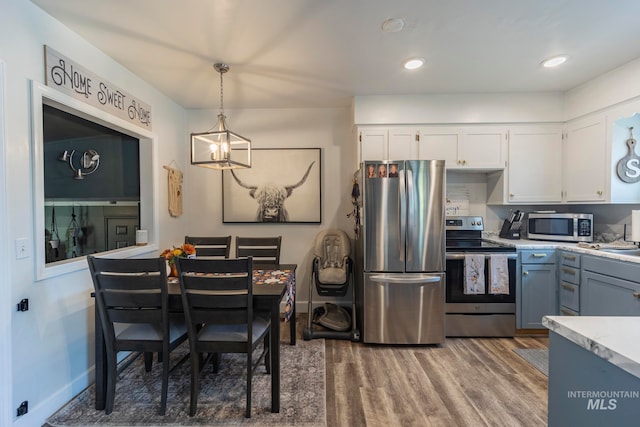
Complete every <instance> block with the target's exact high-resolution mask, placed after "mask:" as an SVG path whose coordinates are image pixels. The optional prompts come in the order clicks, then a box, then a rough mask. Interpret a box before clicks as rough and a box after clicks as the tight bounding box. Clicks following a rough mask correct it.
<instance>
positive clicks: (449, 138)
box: [418, 126, 461, 169]
mask: <svg viewBox="0 0 640 427" xmlns="http://www.w3.org/2000/svg"><path fill="white" fill-rule="evenodd" d="M460 139H461V133H460V129H458V128H451V127H438V126H434V127H425V128H421V129H420V131H419V141H418V159H419V160H444V161H445V167H446V168H447V169H450V168H454V167H456V166H457V163H458V146H459V144H460Z"/></svg>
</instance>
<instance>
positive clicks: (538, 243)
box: [482, 234, 640, 264]
mask: <svg viewBox="0 0 640 427" xmlns="http://www.w3.org/2000/svg"><path fill="white" fill-rule="evenodd" d="M482 237H483V239H485V240H488V241H490V242H495V243H500V244H503V245H506V246H511V247H515V248H516V249H562V250H568V251H573V252H577V253H580V254H584V255H596V256H602V257H605V258H611V259H617V260H619V261H628V262H635V263H639V264H640V256H638V255H625V254H624V253H611V252H604V251H601V250H599V249H590V248H582V247H579V246H578V245H577V243H568V242H549V241H542V240H529V239H519V240H511V239H504V238H502V237H497V236H493V235H491V234H485V235H483V236H482Z"/></svg>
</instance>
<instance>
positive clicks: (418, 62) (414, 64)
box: [404, 58, 425, 70]
mask: <svg viewBox="0 0 640 427" xmlns="http://www.w3.org/2000/svg"><path fill="white" fill-rule="evenodd" d="M424 62H425V61H424V58H411V59H409V60H407V61H406V62H405V63H404V68H406V69H407V70H415V69H417V68H420V67H422V66H423V65H424Z"/></svg>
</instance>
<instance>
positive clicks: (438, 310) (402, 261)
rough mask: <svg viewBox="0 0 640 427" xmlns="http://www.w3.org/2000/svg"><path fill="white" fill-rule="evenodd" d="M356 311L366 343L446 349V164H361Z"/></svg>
mask: <svg viewBox="0 0 640 427" xmlns="http://www.w3.org/2000/svg"><path fill="white" fill-rule="evenodd" d="M360 171H361V175H362V176H361V180H360V182H361V186H362V191H361V193H362V211H361V213H362V215H361V228H360V230H361V233H360V235H359V236H358V254H357V259H358V263H357V264H358V270H359V271H358V275H359V276H360V277H358V278H357V290H358V296H357V305H358V311H359V316H360V319H361V325H360V328H361V333H362V339H363V341H364V342H368V343H380V344H439V343H443V342H444V337H445V332H444V319H445V313H444V304H445V291H444V286H445V234H444V233H445V231H444V229H445V228H444V198H445V166H444V161H443V160H403V161H385V162H372V161H368V162H364V163H363V164H362V165H361V168H360Z"/></svg>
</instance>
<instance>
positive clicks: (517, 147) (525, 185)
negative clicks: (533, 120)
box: [504, 126, 562, 203]
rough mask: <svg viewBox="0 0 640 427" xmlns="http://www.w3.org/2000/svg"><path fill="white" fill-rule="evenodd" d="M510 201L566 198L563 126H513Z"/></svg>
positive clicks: (545, 201) (508, 182) (550, 201)
mask: <svg viewBox="0 0 640 427" xmlns="http://www.w3.org/2000/svg"><path fill="white" fill-rule="evenodd" d="M508 159H509V160H508V162H507V164H508V167H507V171H508V172H507V173H508V180H507V186H508V192H507V193H508V196H507V200H505V201H504V202H508V203H559V202H561V201H562V127H561V126H535V127H521V128H511V129H509V156H508Z"/></svg>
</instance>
